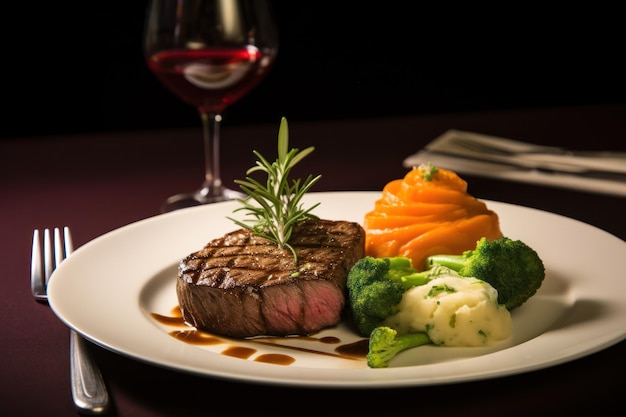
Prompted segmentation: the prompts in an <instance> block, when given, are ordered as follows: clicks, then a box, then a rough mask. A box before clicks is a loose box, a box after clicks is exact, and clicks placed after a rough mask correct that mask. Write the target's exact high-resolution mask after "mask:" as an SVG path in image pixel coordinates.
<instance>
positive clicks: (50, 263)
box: [30, 227, 109, 415]
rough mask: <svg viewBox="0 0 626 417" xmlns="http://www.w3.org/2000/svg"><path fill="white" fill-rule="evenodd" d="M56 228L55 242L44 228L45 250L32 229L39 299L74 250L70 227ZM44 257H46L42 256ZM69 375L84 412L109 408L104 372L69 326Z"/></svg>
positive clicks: (34, 288)
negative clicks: (55, 272) (60, 265)
mask: <svg viewBox="0 0 626 417" xmlns="http://www.w3.org/2000/svg"><path fill="white" fill-rule="evenodd" d="M62 234H63V238H61V229H59V228H54V245H53V243H52V241H53V239H52V238H51V236H50V229H44V231H43V235H44V236H43V251H42V249H41V241H40V233H39V230H38V229H35V231H34V232H33V248H32V255H31V274H30V283H31V290H32V293H33V296H34V297H35V299H36V300H40V301H45V300H47V299H48V297H47V294H46V287H47V285H48V281H49V280H50V276H51V275H52V272H53V271H54V270H55V268H56V267H57V266H58V265H59V264H60V263H61V262H62V261H63V260H64V259H65V258H67V257H68V256H70V254H71V253H72V251H73V243H72V236H71V234H70V229H69V228H68V227H64V228H63V233H62ZM42 257H43V259H42ZM70 376H71V385H72V398H73V399H74V404H75V405H76V408H77V409H78V410H79V411H80V412H82V413H85V414H92V415H98V414H102V413H104V412H106V411H107V410H108V408H109V393H108V391H107V388H106V385H105V383H104V379H103V378H102V374H101V373H100V370H99V369H98V366H97V365H96V363H95V362H94V360H93V358H92V357H91V354H90V352H89V346H87V341H86V340H85V339H84V338H83V337H81V336H80V335H79V334H78V333H76V332H75V331H74V330H73V329H70Z"/></svg>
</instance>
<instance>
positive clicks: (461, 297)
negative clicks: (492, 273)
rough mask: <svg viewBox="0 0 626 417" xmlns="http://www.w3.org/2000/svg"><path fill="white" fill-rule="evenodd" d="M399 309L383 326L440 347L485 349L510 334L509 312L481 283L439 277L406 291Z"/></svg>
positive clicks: (485, 283)
mask: <svg viewBox="0 0 626 417" xmlns="http://www.w3.org/2000/svg"><path fill="white" fill-rule="evenodd" d="M399 307H400V310H399V312H398V313H396V314H395V315H393V316H391V317H388V318H387V319H386V320H385V322H384V323H383V325H385V326H389V327H391V328H393V329H395V330H396V331H397V332H398V334H405V333H412V332H426V333H428V335H429V337H430V339H431V340H432V342H433V343H434V344H436V345H442V346H487V345H490V344H492V343H494V342H496V341H498V340H503V339H506V338H508V337H509V336H510V335H511V328H512V321H511V315H510V313H509V311H508V310H507V309H506V308H505V307H504V306H503V305H499V304H498V292H497V290H496V289H495V288H493V287H492V286H491V285H489V284H488V283H487V282H485V281H481V280H479V279H476V278H464V277H458V276H453V275H441V276H439V277H437V278H435V279H433V280H432V281H430V282H429V283H427V284H425V285H420V286H417V287H414V288H411V289H410V290H408V291H406V292H405V293H404V295H403V296H402V301H401V302H400V305H399Z"/></svg>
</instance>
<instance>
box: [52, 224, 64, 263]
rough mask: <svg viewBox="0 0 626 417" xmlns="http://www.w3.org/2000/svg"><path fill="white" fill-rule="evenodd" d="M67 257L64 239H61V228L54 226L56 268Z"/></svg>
mask: <svg viewBox="0 0 626 417" xmlns="http://www.w3.org/2000/svg"><path fill="white" fill-rule="evenodd" d="M63 259H65V249H63V241H62V240H61V229H59V228H58V227H55V228H54V268H55V269H56V267H57V266H59V264H60V263H61V261H62V260H63Z"/></svg>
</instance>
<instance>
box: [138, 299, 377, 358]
mask: <svg viewBox="0 0 626 417" xmlns="http://www.w3.org/2000/svg"><path fill="white" fill-rule="evenodd" d="M150 315H151V316H152V318H153V319H154V320H156V321H157V322H159V323H161V324H163V325H165V326H173V327H186V329H185V330H181V329H177V330H172V331H171V332H169V333H168V334H169V335H170V336H172V337H174V338H176V339H178V340H180V341H182V342H185V343H189V344H191V345H201V346H212V345H219V344H225V345H228V347H226V348H225V349H224V350H223V351H222V352H221V354H222V355H224V356H230V357H234V358H240V359H246V360H249V359H250V358H251V357H253V356H254V354H255V353H257V350H256V349H253V348H250V347H245V346H240V345H238V344H237V343H238V342H237V339H230V338H226V337H223V336H216V335H214V334H211V333H208V332H205V331H203V330H197V329H196V328H195V327H191V326H189V325H188V324H187V323H185V321H184V320H183V315H182V313H181V311H180V308H178V306H176V307H174V308H172V310H171V312H170V315H167V316H166V315H163V314H157V313H150ZM288 339H292V340H293V339H297V340H299V341H307V342H311V343H323V344H336V345H339V346H337V347H336V348H335V353H330V352H324V351H321V350H318V349H314V348H304V347H299V346H289V345H285V344H282V343H280V342H281V341H284V340H288ZM245 341H246V342H247V343H256V344H260V345H267V346H272V347H279V348H281V349H287V350H295V351H298V352H306V353H312V354H318V355H324V356H332V357H336V358H341V359H347V360H358V359H363V358H364V357H365V355H366V354H367V350H368V339H361V340H357V341H356V342H353V343H346V344H341V339H339V338H337V337H334V336H324V337H315V336H289V337H257V338H251V339H245ZM252 360H254V361H256V362H264V363H271V364H275V365H291V364H292V363H294V362H295V361H296V359H295V358H294V357H292V356H289V355H283V354H277V353H268V354H261V355H258V356H256V357H255V358H254V359H252Z"/></svg>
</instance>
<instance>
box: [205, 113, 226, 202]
mask: <svg viewBox="0 0 626 417" xmlns="http://www.w3.org/2000/svg"><path fill="white" fill-rule="evenodd" d="M200 118H201V119H202V133H203V136H204V163H205V170H204V184H202V189H201V190H200V193H201V195H202V197H205V198H212V197H219V196H221V194H222V178H221V176H220V122H221V121H222V116H221V115H219V114H216V113H205V112H200Z"/></svg>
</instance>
